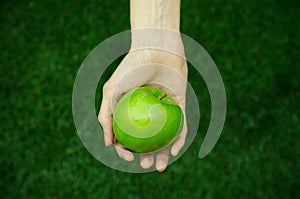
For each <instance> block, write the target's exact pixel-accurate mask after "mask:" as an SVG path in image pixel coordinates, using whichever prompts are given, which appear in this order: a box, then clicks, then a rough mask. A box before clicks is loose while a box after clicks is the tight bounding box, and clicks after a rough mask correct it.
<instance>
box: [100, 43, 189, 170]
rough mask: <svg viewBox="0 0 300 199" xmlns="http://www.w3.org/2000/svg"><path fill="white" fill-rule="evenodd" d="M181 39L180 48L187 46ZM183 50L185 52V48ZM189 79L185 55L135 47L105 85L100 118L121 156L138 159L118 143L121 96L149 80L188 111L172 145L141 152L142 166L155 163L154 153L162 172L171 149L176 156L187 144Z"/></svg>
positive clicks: (183, 109)
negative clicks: (117, 111) (117, 107)
mask: <svg viewBox="0 0 300 199" xmlns="http://www.w3.org/2000/svg"><path fill="white" fill-rule="evenodd" d="M178 43H179V45H178V46H179V49H183V46H182V42H181V41H180V42H178ZM182 51H183V50H182ZM182 54H184V53H183V52H182ZM170 70H172V71H173V72H170ZM179 76H180V78H178V77H179ZM186 79H187V63H186V60H185V59H184V58H183V57H181V56H179V55H176V54H173V53H171V52H167V51H162V50H158V49H142V50H131V51H130V52H129V53H128V54H127V55H126V57H125V58H124V59H123V60H122V62H121V63H120V65H119V66H118V68H117V69H116V71H115V72H114V73H113V75H112V76H111V78H110V79H109V80H108V81H107V82H106V83H105V84H104V86H103V98H102V103H101V107H100V112H99V115H98V120H99V122H100V123H101V125H102V128H103V131H104V141H105V145H106V146H110V145H111V144H112V143H114V146H115V149H116V151H117V154H118V155H119V157H120V158H122V159H124V160H127V161H132V160H133V159H134V155H133V153H132V152H131V151H129V150H128V149H126V148H125V147H124V146H122V145H121V144H120V143H118V142H117V140H116V139H115V137H114V133H113V129H112V119H113V118H112V114H113V109H114V106H115V105H116V103H117V101H118V99H119V98H120V97H121V96H122V94H124V93H126V92H127V91H129V90H131V89H133V88H136V87H139V86H142V85H145V84H147V85H153V86H156V87H158V88H160V89H161V90H163V91H165V92H166V93H167V94H168V95H169V96H170V97H172V98H173V99H174V100H175V101H176V102H177V103H178V105H179V106H180V107H181V109H182V111H183V113H184V124H183V129H182V132H181V133H180V135H179V137H178V138H177V139H176V140H175V141H174V142H173V143H172V145H170V146H168V147H166V148H164V149H162V150H160V151H158V152H155V154H154V153H147V154H141V155H140V165H141V167H142V168H145V169H146V168H150V167H151V166H152V165H153V163H154V157H156V169H157V170H158V171H160V172H161V171H164V170H165V169H166V167H167V164H168V161H169V153H171V154H172V155H173V156H176V155H177V154H178V153H179V151H180V149H181V148H182V147H183V145H184V143H185V138H186V135H187V124H186V117H185V95H186Z"/></svg>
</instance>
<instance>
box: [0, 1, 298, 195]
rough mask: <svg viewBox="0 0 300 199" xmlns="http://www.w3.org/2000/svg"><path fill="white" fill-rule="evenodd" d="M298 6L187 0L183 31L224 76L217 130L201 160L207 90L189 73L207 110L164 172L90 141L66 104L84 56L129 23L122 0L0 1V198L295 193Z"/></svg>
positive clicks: (125, 28)
mask: <svg viewBox="0 0 300 199" xmlns="http://www.w3.org/2000/svg"><path fill="white" fill-rule="evenodd" d="M299 6H300V4H299V3H298V2H296V1H283V0H265V1H259V0H253V1H238V0H229V1H222V0H213V1H208V0H201V1H192V0H190V1H182V6H181V12H182V13H181V31H182V32H183V33H185V34H187V35H189V36H191V37H192V38H194V39H195V40H197V41H198V42H199V43H200V44H202V46H203V47H204V48H205V49H206V50H207V51H208V52H209V53H210V55H211V56H212V57H213V59H214V60H215V62H216V64H217V66H218V67H219V70H220V72H221V74H222V77H223V80H224V83H225V87H226V92H227V98H228V112H227V118H226V124H225V127H224V131H223V134H222V136H221V138H220V140H219V142H218V144H217V145H216V147H215V148H214V150H213V151H212V153H210V154H209V156H207V157H206V158H204V159H201V160H200V159H198V158H197V154H198V151H199V148H200V146H201V142H202V140H203V137H204V132H206V130H207V126H208V123H209V118H210V108H209V106H210V100H209V95H208V92H207V90H206V88H205V85H204V83H203V81H202V79H200V77H199V76H197V75H195V74H194V73H192V72H190V76H189V79H190V81H191V83H192V84H193V85H194V87H195V89H196V90H198V95H199V101H200V105H201V114H202V115H201V118H202V119H201V123H200V128H199V132H198V135H197V137H196V139H195V141H194V143H193V144H192V146H191V147H190V149H189V150H188V151H187V152H186V153H185V154H184V155H183V156H182V157H181V158H180V159H179V160H178V161H176V162H175V163H174V164H172V165H170V166H169V168H168V169H167V170H166V171H165V172H164V173H158V172H153V173H147V174H129V173H123V172H119V171H116V170H112V169H110V168H108V167H106V166H104V165H102V164H101V163H99V162H98V161H97V160H96V159H94V158H93V157H92V156H91V155H90V154H89V153H88V152H87V150H86V149H85V148H84V146H83V145H82V143H81V141H80V139H79V137H78V136H77V134H76V129H75V127H74V123H73V117H72V112H71V106H72V105H71V97H72V87H73V83H74V79H75V77H76V73H77V70H78V68H79V66H80V64H81V62H82V61H83V60H84V58H85V56H86V55H87V54H88V52H89V51H91V50H92V49H93V48H94V47H95V46H96V45H97V44H99V43H100V42H101V41H103V40H105V39H106V38H108V37H110V36H111V35H114V34H116V33H119V32H121V31H124V30H127V29H129V1H113V0H111V1H104V0H95V1H85V0H81V1H79V0H76V1H58V0H57V1H50V0H45V1H37V0H32V1H17V0H11V1H8V0H3V1H1V2H0V30H1V31H0V49H1V56H0V62H1V66H0V91H1V92H0V100H1V101H0V108H1V109H0V110H1V113H0V132H1V138H0V151H1V156H0V175H1V177H0V197H1V198H69V197H72V198H257V197H261V198H299V196H300V191H299V190H300V182H299V179H300V176H299V170H300V163H299V157H300V147H299V139H300V136H299V134H300V125H299V123H300V122H299V110H300V109H299V108H300V107H299V101H300V99H299V97H300V88H299V75H300V66H299V63H300V56H299V50H300V39H299V32H300V26H299V18H300V14H299V12H298V8H299ZM192 70H193V69H192V68H191V69H190V71H192ZM111 72H112V70H110V71H108V72H107V76H106V77H108V75H109V74H110V73H111Z"/></svg>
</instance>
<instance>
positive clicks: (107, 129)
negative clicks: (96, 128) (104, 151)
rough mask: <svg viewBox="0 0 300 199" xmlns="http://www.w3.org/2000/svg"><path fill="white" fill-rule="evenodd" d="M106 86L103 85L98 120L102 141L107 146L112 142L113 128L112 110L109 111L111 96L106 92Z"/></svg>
mask: <svg viewBox="0 0 300 199" xmlns="http://www.w3.org/2000/svg"><path fill="white" fill-rule="evenodd" d="M108 93H109V90H108V88H107V86H106V87H105V86H104V87H103V98H102V102H101V107H100V111H99V115H98V120H99V122H100V124H101V126H102V129H103V132H104V143H105V145H106V146H109V145H111V144H112V143H113V136H114V134H113V130H112V112H111V104H110V102H111V96H110V95H109V94H108Z"/></svg>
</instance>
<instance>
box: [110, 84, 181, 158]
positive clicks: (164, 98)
mask: <svg viewBox="0 0 300 199" xmlns="http://www.w3.org/2000/svg"><path fill="white" fill-rule="evenodd" d="M182 125H183V113H182V110H181V108H180V107H179V106H178V105H177V104H176V103H175V101H174V100H173V99H172V98H171V97H169V96H168V95H166V94H165V93H164V92H163V91H161V90H160V89H158V88H155V87H152V86H143V87H138V88H136V89H133V90H131V91H129V92H127V93H126V94H125V95H124V96H122V98H121V99H120V100H119V102H118V103H117V105H116V108H115V110H114V113H113V130H114V134H115V136H116V138H117V140H118V142H119V143H121V144H122V145H123V146H125V147H126V148H128V149H130V150H132V151H133V152H138V153H148V152H154V151H157V150H159V149H161V148H163V147H165V146H167V145H168V144H170V143H171V142H172V141H174V140H175V139H176V138H177V136H178V135H179V133H180V132H181V130H182Z"/></svg>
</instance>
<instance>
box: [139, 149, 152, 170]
mask: <svg viewBox="0 0 300 199" xmlns="http://www.w3.org/2000/svg"><path fill="white" fill-rule="evenodd" d="M153 163H154V154H153V153H147V154H141V155H140V165H141V167H142V168H144V169H148V168H150V167H151V166H152V165H153Z"/></svg>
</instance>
